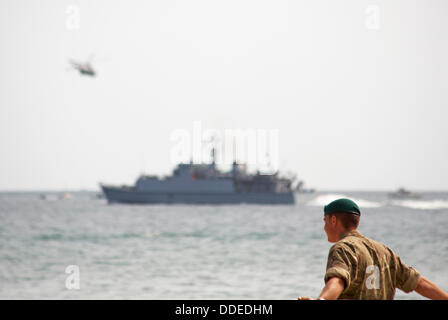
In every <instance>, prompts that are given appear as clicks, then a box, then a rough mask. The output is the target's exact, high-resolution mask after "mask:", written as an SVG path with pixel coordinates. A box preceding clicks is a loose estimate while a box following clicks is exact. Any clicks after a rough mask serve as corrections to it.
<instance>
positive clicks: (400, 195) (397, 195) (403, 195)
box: [388, 188, 422, 199]
mask: <svg viewBox="0 0 448 320" xmlns="http://www.w3.org/2000/svg"><path fill="white" fill-rule="evenodd" d="M388 195H389V198H393V199H419V198H421V197H422V195H421V194H419V193H415V192H411V191H409V190H406V189H405V188H399V189H398V190H397V191H395V192H389V194H388Z"/></svg>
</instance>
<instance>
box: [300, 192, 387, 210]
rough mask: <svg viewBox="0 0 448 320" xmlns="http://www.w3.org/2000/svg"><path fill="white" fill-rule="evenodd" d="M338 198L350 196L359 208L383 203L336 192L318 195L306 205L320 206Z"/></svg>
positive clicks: (373, 206) (376, 206) (378, 205)
mask: <svg viewBox="0 0 448 320" xmlns="http://www.w3.org/2000/svg"><path fill="white" fill-rule="evenodd" d="M340 198H350V199H351V200H353V201H354V202H356V204H357V205H358V206H359V207H360V208H379V207H382V206H383V204H382V203H379V202H374V201H367V200H364V199H357V198H353V197H349V196H346V195H344V194H337V193H332V194H322V195H318V196H317V197H315V198H314V199H313V200H311V201H309V202H308V203H307V204H306V205H307V206H319V207H322V206H325V205H327V204H329V203H330V202H331V201H334V200H336V199H340Z"/></svg>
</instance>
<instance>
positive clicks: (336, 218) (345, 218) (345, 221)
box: [324, 198, 361, 242]
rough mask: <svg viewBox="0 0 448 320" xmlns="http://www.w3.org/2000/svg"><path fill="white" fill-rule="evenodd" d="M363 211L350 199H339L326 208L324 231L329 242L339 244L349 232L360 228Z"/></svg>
mask: <svg viewBox="0 0 448 320" xmlns="http://www.w3.org/2000/svg"><path fill="white" fill-rule="evenodd" d="M360 216H361V211H360V210H359V207H358V205H357V204H356V203H354V202H353V201H352V200H350V199H344V198H343V199H338V200H335V201H333V202H330V203H329V204H327V205H326V206H325V207H324V221H325V226H324V230H325V233H326V234H327V238H328V241H329V242H337V241H338V240H339V239H340V237H341V235H342V234H344V233H345V232H347V231H350V230H354V229H356V228H358V225H359V218H360Z"/></svg>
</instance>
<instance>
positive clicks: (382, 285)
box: [324, 230, 420, 300]
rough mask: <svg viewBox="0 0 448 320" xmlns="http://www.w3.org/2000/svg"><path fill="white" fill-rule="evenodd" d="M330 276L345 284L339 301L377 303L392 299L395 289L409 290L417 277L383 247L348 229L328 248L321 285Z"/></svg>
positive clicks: (413, 287) (390, 251)
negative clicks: (351, 300)
mask: <svg viewBox="0 0 448 320" xmlns="http://www.w3.org/2000/svg"><path fill="white" fill-rule="evenodd" d="M332 277H338V278H341V279H342V280H344V282H345V289H344V291H343V292H342V293H341V295H340V296H339V299H377V300H379V299H393V298H394V295H395V288H398V289H400V290H403V291H404V292H406V293H408V292H411V291H413V290H414V289H415V288H416V286H417V282H418V279H419V277H420V274H419V272H418V271H417V270H415V269H413V268H410V267H408V266H407V265H405V264H404V263H403V262H401V260H400V257H398V256H397V255H396V254H395V253H394V252H393V251H392V250H391V249H389V248H388V247H386V246H385V245H383V244H381V243H379V242H377V241H374V240H371V239H368V238H366V237H364V236H363V235H362V234H361V233H359V232H358V231H357V230H352V231H350V232H347V233H346V234H344V235H343V236H342V238H341V239H340V240H339V241H338V242H336V243H335V244H334V245H333V246H332V247H331V249H330V252H329V254H328V262H327V271H326V273H325V278H324V280H325V283H327V281H328V280H329V279H330V278H332Z"/></svg>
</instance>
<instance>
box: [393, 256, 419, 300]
mask: <svg viewBox="0 0 448 320" xmlns="http://www.w3.org/2000/svg"><path fill="white" fill-rule="evenodd" d="M395 261H396V266H397V269H396V271H397V273H396V278H395V279H396V283H397V288H398V289H400V290H402V291H404V292H406V293H409V292H411V291H414V290H415V288H416V287H417V283H418V279H419V278H420V273H419V272H418V271H417V270H415V269H414V268H411V267H408V266H407V265H405V264H404V263H403V262H402V261H401V259H400V257H398V256H397V255H395Z"/></svg>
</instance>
